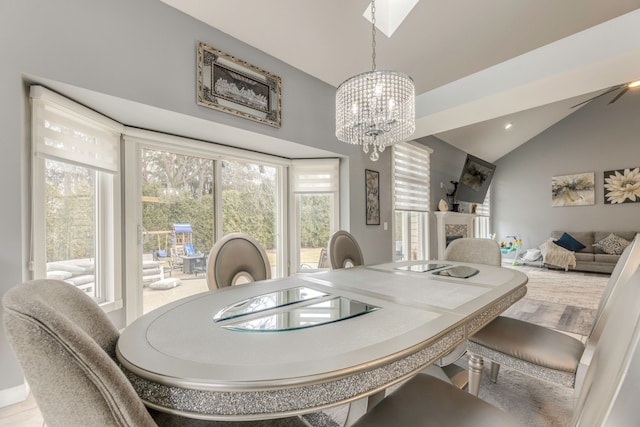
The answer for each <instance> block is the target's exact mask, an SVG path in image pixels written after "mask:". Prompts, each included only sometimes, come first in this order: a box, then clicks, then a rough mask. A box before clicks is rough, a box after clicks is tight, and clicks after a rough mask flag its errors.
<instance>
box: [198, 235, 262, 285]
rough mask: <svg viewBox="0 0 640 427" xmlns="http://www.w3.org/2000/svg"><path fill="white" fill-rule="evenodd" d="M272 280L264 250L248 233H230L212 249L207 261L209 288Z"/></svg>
mask: <svg viewBox="0 0 640 427" xmlns="http://www.w3.org/2000/svg"><path fill="white" fill-rule="evenodd" d="M270 278H271V265H270V263H269V258H267V254H266V252H265V250H264V249H263V248H262V246H261V245H260V243H258V241H257V240H256V239H254V238H253V237H251V236H249V235H248V234H245V233H229V234H227V235H225V236H224V237H223V238H222V239H220V240H218V241H217V242H216V243H215V244H214V245H213V248H211V252H210V253H209V258H208V260H207V285H208V286H209V289H211V290H215V289H219V288H223V287H226V286H232V285H236V284H241V283H248V282H255V281H258V280H267V279H270Z"/></svg>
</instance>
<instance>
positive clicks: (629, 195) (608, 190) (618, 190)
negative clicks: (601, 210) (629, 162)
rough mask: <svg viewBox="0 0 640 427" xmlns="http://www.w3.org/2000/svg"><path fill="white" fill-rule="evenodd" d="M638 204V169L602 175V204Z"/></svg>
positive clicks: (606, 172) (639, 171)
mask: <svg viewBox="0 0 640 427" xmlns="http://www.w3.org/2000/svg"><path fill="white" fill-rule="evenodd" d="M637 202H640V167H638V168H634V169H631V168H629V169H617V170H612V171H605V173H604V203H605V204H607V205H614V204H619V203H637Z"/></svg>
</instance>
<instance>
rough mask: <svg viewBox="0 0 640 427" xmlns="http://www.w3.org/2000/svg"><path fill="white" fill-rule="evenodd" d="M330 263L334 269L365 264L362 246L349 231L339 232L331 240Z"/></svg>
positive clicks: (329, 249)
mask: <svg viewBox="0 0 640 427" xmlns="http://www.w3.org/2000/svg"><path fill="white" fill-rule="evenodd" d="M327 252H328V256H329V263H330V264H331V268H332V269H337V268H349V267H355V266H358V265H363V264H364V257H363V256H362V250H361V249H360V245H358V242H357V241H356V239H355V237H353V235H352V234H351V233H349V232H347V231H344V230H338V231H336V232H335V233H333V235H332V236H331V238H330V239H329V248H328V251H327Z"/></svg>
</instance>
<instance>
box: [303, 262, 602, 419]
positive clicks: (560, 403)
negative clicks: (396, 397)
mask: <svg viewBox="0 0 640 427" xmlns="http://www.w3.org/2000/svg"><path fill="white" fill-rule="evenodd" d="M510 268H511V267H510ZM513 268H515V269H518V270H520V271H523V272H524V273H525V274H527V276H528V277H529V283H528V284H527V295H526V296H525V298H523V299H521V300H520V301H518V302H517V303H516V304H514V305H513V306H512V307H510V308H509V309H508V310H507V311H505V313H504V315H507V316H510V317H515V318H517V319H521V320H525V321H528V322H531V323H536V324H539V325H541V326H545V327H548V328H554V329H558V330H561V331H564V332H567V333H570V334H572V335H574V336H575V337H576V338H579V339H580V338H582V339H583V341H584V338H585V337H586V335H588V334H589V331H590V330H591V326H592V324H593V319H594V315H595V311H596V309H597V307H598V303H599V302H600V297H601V296H602V292H603V290H604V288H605V286H606V284H607V281H608V280H609V276H607V275H589V274H584V273H579V272H564V271H555V270H547V269H540V268H535V267H513ZM467 360H468V359H467V357H466V356H463V357H462V358H461V359H460V360H458V362H456V364H457V365H459V366H461V367H463V368H466V367H467ZM480 398H481V399H483V400H485V401H487V402H488V403H491V404H492V405H494V406H496V407H498V408H500V409H502V410H504V411H505V412H508V413H510V414H511V415H513V416H514V417H515V418H517V419H519V420H520V421H521V422H522V423H523V424H524V425H525V426H528V427H565V426H568V425H570V423H571V417H572V414H573V402H574V390H573V389H570V388H567V387H563V386H559V385H555V384H551V383H548V382H545V381H541V380H537V379H535V378H532V377H529V376H527V375H523V374H521V373H520V372H518V371H514V370H511V369H508V368H506V367H502V368H501V369H500V375H499V377H498V382H497V384H493V383H492V382H491V381H490V380H489V369H488V368H487V369H485V370H484V375H483V377H482V381H481V384H480ZM347 408H348V407H347V406H346V405H343V406H340V407H337V408H333V409H329V410H326V411H324V412H319V413H316V414H308V415H305V416H303V420H304V421H305V422H307V423H308V424H309V426H311V427H339V426H342V425H343V423H344V420H345V418H346V414H347Z"/></svg>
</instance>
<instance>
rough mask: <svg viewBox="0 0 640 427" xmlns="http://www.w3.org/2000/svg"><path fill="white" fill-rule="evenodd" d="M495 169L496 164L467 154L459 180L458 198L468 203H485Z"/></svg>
mask: <svg viewBox="0 0 640 427" xmlns="http://www.w3.org/2000/svg"><path fill="white" fill-rule="evenodd" d="M495 170H496V165H494V164H492V163H489V162H487V161H485V160H482V159H480V158H478V157H475V156H472V155H471V154H467V159H466V160H465V162H464V166H463V168H462V173H460V179H459V180H458V189H457V191H456V200H457V201H460V202H468V203H483V202H484V198H485V196H486V195H487V190H488V189H489V185H490V184H491V179H492V178H493V173H494V172H495Z"/></svg>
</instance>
